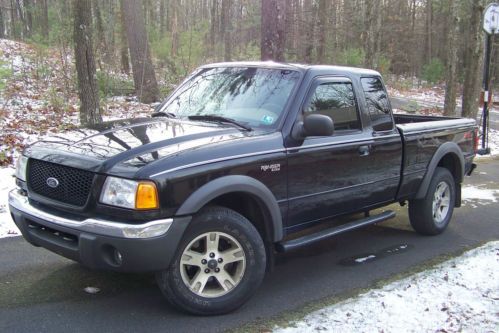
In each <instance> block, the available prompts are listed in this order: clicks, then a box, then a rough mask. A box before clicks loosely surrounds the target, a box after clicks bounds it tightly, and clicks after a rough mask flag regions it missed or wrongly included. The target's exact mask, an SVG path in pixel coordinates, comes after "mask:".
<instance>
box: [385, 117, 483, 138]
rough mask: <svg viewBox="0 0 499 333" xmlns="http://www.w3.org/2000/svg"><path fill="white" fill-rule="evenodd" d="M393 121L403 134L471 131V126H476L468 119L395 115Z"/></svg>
mask: <svg viewBox="0 0 499 333" xmlns="http://www.w3.org/2000/svg"><path fill="white" fill-rule="evenodd" d="M393 119H394V120H395V124H396V125H397V128H398V129H399V130H400V131H402V133H403V134H409V133H414V132H427V131H438V130H439V129H445V130H448V129H458V128H463V129H465V128H468V129H469V126H476V123H475V121H474V120H473V119H468V118H455V117H443V116H422V115H406V114H394V115H393Z"/></svg>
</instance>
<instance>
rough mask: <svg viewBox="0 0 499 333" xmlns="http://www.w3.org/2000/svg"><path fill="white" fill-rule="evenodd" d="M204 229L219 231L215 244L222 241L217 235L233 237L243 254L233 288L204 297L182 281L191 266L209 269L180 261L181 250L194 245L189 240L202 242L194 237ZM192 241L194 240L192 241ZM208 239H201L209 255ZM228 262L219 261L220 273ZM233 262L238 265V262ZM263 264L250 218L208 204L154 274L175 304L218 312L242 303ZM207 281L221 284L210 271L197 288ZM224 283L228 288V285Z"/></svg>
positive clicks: (258, 281)
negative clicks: (165, 265)
mask: <svg viewBox="0 0 499 333" xmlns="http://www.w3.org/2000/svg"><path fill="white" fill-rule="evenodd" d="M207 233H208V234H209V235H211V233H215V234H217V235H220V236H219V238H217V244H218V245H217V247H220V246H222V245H223V244H222V245H220V244H221V242H219V241H218V239H223V237H224V236H223V235H228V236H227V237H233V239H235V240H236V241H237V242H238V243H237V248H236V249H242V250H243V252H244V258H245V263H244V266H243V267H245V268H244V271H243V273H242V274H238V279H239V280H238V283H237V284H236V285H235V286H232V289H230V290H229V291H225V292H227V293H226V294H224V295H221V296H217V297H203V296H201V295H199V294H197V293H196V292H195V291H193V290H191V288H190V287H189V286H188V285H187V282H184V281H185V277H186V276H187V274H188V273H187V272H189V270H191V269H194V271H195V272H197V273H198V274H201V273H202V272H199V271H198V270H203V271H204V270H205V268H206V269H208V267H206V266H203V267H201V266H199V265H195V266H189V265H186V264H185V262H184V263H183V264H182V262H181V260H182V256H183V254H184V251H186V250H188V249H193V246H195V245H192V244H201V246H202V244H203V242H202V241H199V242H198V243H196V240H197V239H203V238H202V237H204V235H205V234H207ZM200 237H201V238H200ZM193 241H194V243H192V242H193ZM209 241H210V240H209V238H208V237H207V238H206V239H205V243H204V244H205V246H206V251H204V252H206V255H209V254H208V252H211V251H208V242H209ZM229 243H230V241H229ZM202 252H203V251H202ZM191 253H192V252H191ZM218 253H219V252H217V256H218ZM241 253H242V252H239V254H240V255H241ZM222 254H223V251H220V255H221V256H222ZM201 255H203V256H204V255H205V254H204V253H201ZM187 257H189V255H187ZM184 258H185V257H184ZM203 258H204V257H203ZM208 259H209V257H208ZM219 260H220V259H219ZM227 265H231V264H224V265H222V264H220V266H219V267H218V271H219V273H220V270H223V272H225V269H226V268H227ZM236 265H239V263H237V264H236ZM265 267H266V254H265V247H264V243H263V241H262V238H261V237H260V234H259V233H258V231H257V230H256V229H255V227H254V226H253V225H252V224H251V223H250V221H248V220H247V219H246V218H245V217H244V216H242V215H240V214H239V213H237V212H235V211H233V210H231V209H228V208H224V207H208V208H205V209H203V210H202V211H201V212H199V214H197V215H196V216H195V217H194V218H193V220H192V221H191V223H190V225H189V227H188V229H187V230H186V232H185V234H184V236H183V238H182V241H181V242H180V245H179V248H178V251H177V253H176V255H175V257H174V258H173V261H172V263H171V265H170V267H169V268H168V269H166V270H164V271H161V272H158V273H157V274H156V280H157V283H158V285H159V288H160V289H161V291H162V293H163V294H164V295H165V297H166V298H167V300H168V301H169V302H170V303H171V304H172V305H173V306H174V307H176V308H180V309H182V310H184V311H187V312H189V313H192V314H197V315H217V314H224V313H228V312H231V311H234V310H235V309H237V308H239V307H240V306H241V305H243V304H244V303H245V302H246V301H247V300H248V299H249V298H250V297H251V296H252V295H253V294H254V292H255V291H256V289H257V288H258V287H259V286H260V284H261V282H262V280H263V278H264V275H265ZM210 268H211V267H210ZM229 268H230V266H229ZM181 270H182V272H181ZM215 270H216V268H215V269H212V270H211V272H210V274H212V275H213V274H215ZM195 274H196V273H195ZM195 274H194V275H195ZM205 276H206V274H205ZM183 279H184V280H183ZM194 280H195V277H193V278H192V281H194ZM210 284H211V286H215V288H218V290H220V289H221V288H222V284H221V283H220V282H219V280H217V277H216V276H215V275H213V276H212V277H210V278H208V282H205V284H204V285H203V287H199V289H201V288H204V289H203V290H205V289H206V288H207V287H208V286H209V285H210ZM196 285H197V284H196ZM225 287H226V288H227V286H225ZM203 290H201V291H199V290H198V292H200V293H202V291H203ZM222 292H223V291H222Z"/></svg>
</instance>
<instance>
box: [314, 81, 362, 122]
mask: <svg viewBox="0 0 499 333" xmlns="http://www.w3.org/2000/svg"><path fill="white" fill-rule="evenodd" d="M310 114H322V115H325V116H328V117H330V118H331V119H332V120H333V123H334V130H335V131H342V130H359V129H360V128H361V126H360V120H359V114H358V112H357V106H356V104H355V96H354V93H353V88H352V84H351V83H348V82H329V83H323V84H320V85H318V86H317V87H316V88H315V91H314V93H313V94H312V97H311V98H310V101H309V102H308V104H307V106H306V107H305V116H307V115H310Z"/></svg>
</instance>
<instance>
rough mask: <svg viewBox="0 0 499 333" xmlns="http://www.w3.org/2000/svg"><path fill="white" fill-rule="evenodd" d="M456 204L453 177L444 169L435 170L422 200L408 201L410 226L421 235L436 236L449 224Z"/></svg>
mask: <svg viewBox="0 0 499 333" xmlns="http://www.w3.org/2000/svg"><path fill="white" fill-rule="evenodd" d="M455 202H456V185H455V181H454V177H453V176H452V174H451V173H450V171H449V170H448V169H446V168H441V167H438V168H436V169H435V173H434V174H433V178H432V180H431V182H430V186H429V187H428V192H427V193H426V196H425V197H424V198H423V199H417V200H416V199H415V200H411V201H409V218H410V221H411V225H412V227H413V228H414V230H416V231H417V232H418V233H420V234H423V235H438V234H440V233H442V232H443V231H444V230H445V228H447V225H448V224H449V222H450V220H451V218H452V213H453V211H454V205H455Z"/></svg>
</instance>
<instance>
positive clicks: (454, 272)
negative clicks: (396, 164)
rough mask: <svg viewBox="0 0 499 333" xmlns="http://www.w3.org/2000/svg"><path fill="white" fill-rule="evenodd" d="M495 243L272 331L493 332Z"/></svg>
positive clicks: (498, 244)
mask: <svg viewBox="0 0 499 333" xmlns="http://www.w3.org/2000/svg"><path fill="white" fill-rule="evenodd" d="M498 267H499V241H494V242H490V243H488V244H486V245H484V246H482V247H480V248H477V249H474V250H471V251H468V252H466V253H465V254H463V255H462V256H460V257H457V258H454V259H451V260H449V261H446V262H444V263H443V264H440V265H438V266H437V267H436V268H434V269H431V270H428V271H425V272H421V273H418V274H415V275H413V276H411V277H408V278H405V279H402V280H400V281H397V282H393V283H390V284H388V285H386V286H385V287H383V288H382V289H374V290H371V291H369V292H367V293H364V294H361V295H360V296H358V297H355V298H350V299H348V300H346V301H343V302H340V303H338V304H335V305H332V306H329V307H326V308H324V309H321V310H318V311H314V312H312V313H310V314H309V315H307V316H306V317H305V318H304V319H303V320H300V321H296V322H291V323H289V327H286V328H283V327H276V328H275V329H274V332H279V333H291V332H311V331H323V332H462V331H467V332H496V331H497V328H498V327H499V316H498V313H497V310H498V309H499V292H498V291H499V279H497V271H498Z"/></svg>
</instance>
